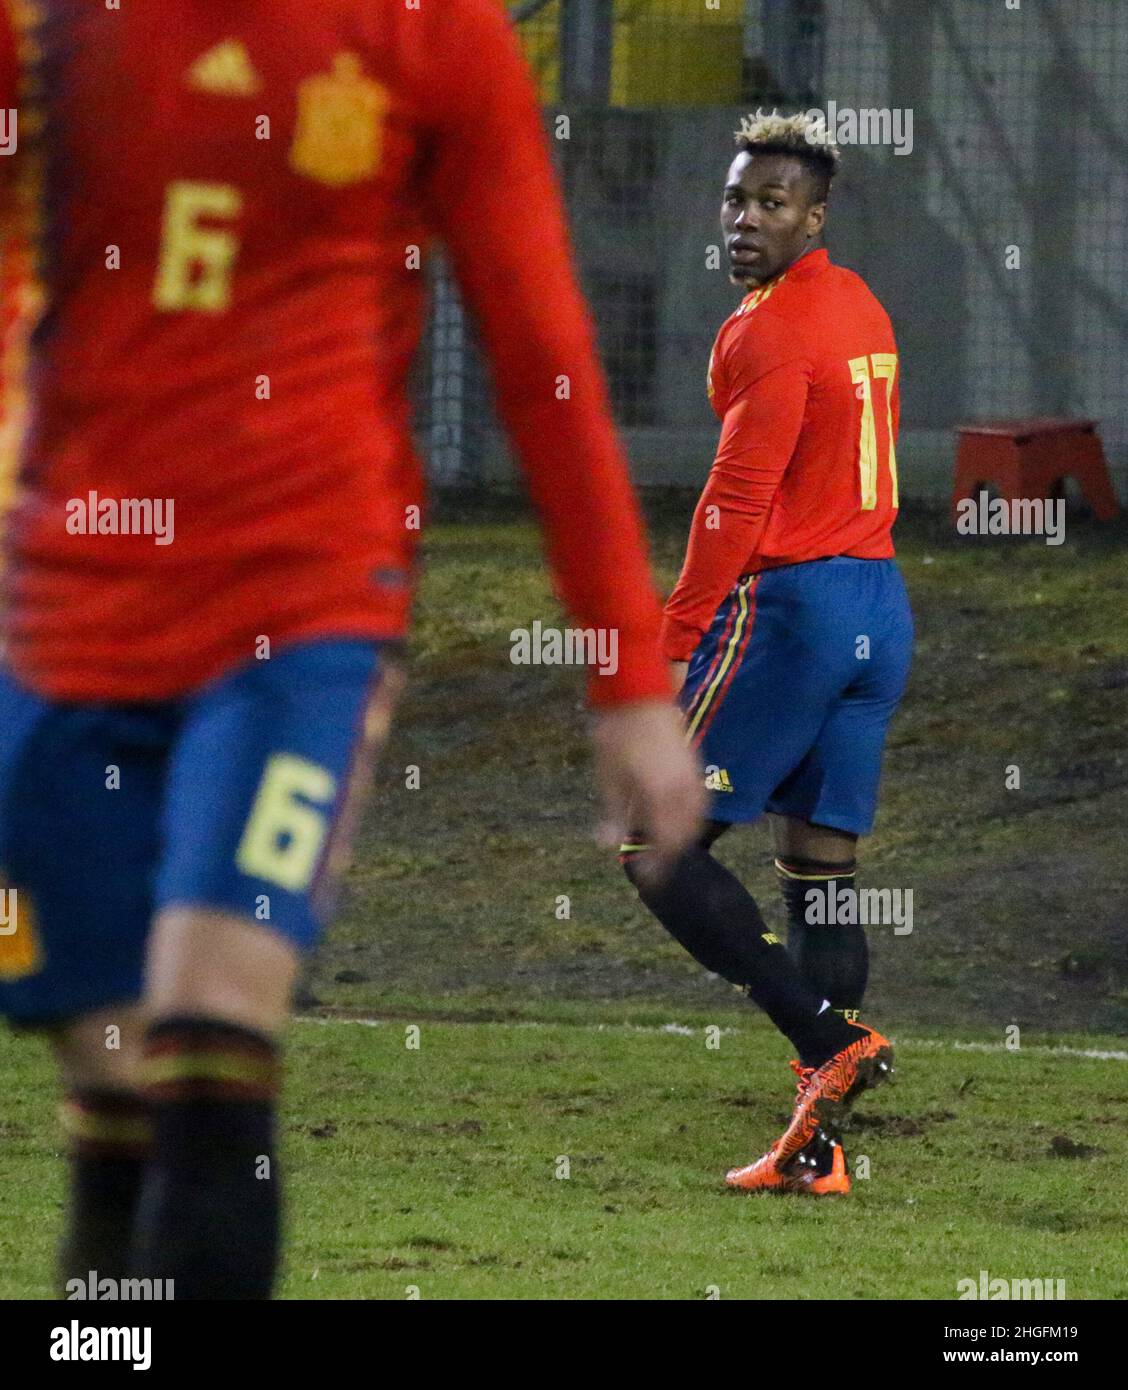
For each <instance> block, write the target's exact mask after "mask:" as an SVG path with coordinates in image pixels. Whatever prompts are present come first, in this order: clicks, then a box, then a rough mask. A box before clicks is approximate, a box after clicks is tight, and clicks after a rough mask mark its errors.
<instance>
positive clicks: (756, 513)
mask: <svg viewBox="0 0 1128 1390" xmlns="http://www.w3.org/2000/svg"><path fill="white" fill-rule="evenodd" d="M737 140H738V144H739V147H740V153H739V154H738V155H737V158H736V160H735V161H734V162H733V164H732V166H731V168H730V170H729V173H728V178H727V185H726V188H725V193H724V203H723V208H722V213H721V223H722V229H723V232H724V237H725V244H726V248H727V250H728V254H729V264H730V269H731V278H732V280H733V281H734V283H736V284H739V285H741V286H743V287H744V288H745V289H747V290H748V291H749V293H748V294H747V295H746V297H745V298H744V300H743V301H742V302H741V305H740V307H739V308H738V309H737V311H736V313H735V314H733V315H732V317H731V318H730V319H729V320H728V321H727V322H726V323H725V324H724V326H723V327H722V328H721V331H720V333H719V335H718V337H717V341H716V346H715V347H714V349H713V354H712V358H711V360H710V364H709V395H710V399H711V400H712V403H713V407H714V409H715V411H716V413H717V414H718V416H719V417H720V419H721V421H722V427H721V439H720V445H719V447H718V452H717V457H716V461H715V462H714V464H713V468H712V472H711V473H710V476H709V481H708V483H707V484H706V486H705V490H704V492H703V494H702V496H701V500H700V502H699V504H698V507H697V510H696V512H695V514H694V519H693V528H692V532H691V535H690V540H689V548H688V552H687V555H686V560H685V565H684V567H683V569H682V573H681V577H680V579H679V580H678V583H677V586H676V588H675V589H674V592H673V594H672V596H671V598H670V600H669V602H668V604H667V605H666V616H665V623H664V627H663V647H664V651H665V655H666V656H667V658H668V659H669V660H670V661H671V663H672V666H673V670H674V676H675V683H676V684H678V685H679V686H682V696H681V700H682V706H683V708H684V710H685V713H686V720H687V725H688V731H689V733H690V736H691V739H692V742H693V743H694V744H695V745H696V746H697V747H698V748H699V750H700V752H701V753H702V756H703V761H704V763H705V767H706V774H707V776H706V785H707V787H708V788H709V789H710V791H711V793H712V795H711V803H712V805H711V809H710V811H709V816H710V824H709V827H708V829H707V832H706V834H705V836H704V838H703V839H702V840H701V842H700V843H699V844H698V845H697V846H695V847H694V848H692V849H691V850H690V851H688V852H687V854H686V855H685V856H684V858H683V859H682V860H681V862H680V864H679V865H678V868H677V869H676V871H675V872H674V873H673V874H672V875H671V876H670V877H668V878H667V879H666V880H665V881H664V882H663V883H661V884H658V883H655V882H653V881H644V880H643V879H642V878H640V876H639V872H638V870H639V867H640V866H641V865H643V864H645V860H646V842H645V837H639V838H637V839H632V840H631V841H629V842H628V843H627V844H625V845H624V846H623V853H622V856H621V858H622V862H623V864H624V867H625V868H626V870H627V873H628V874H629V875H630V876H631V878H632V879H633V880H634V881H635V882H636V884H637V886H638V888H639V892H640V895H641V897H642V899H643V901H644V902H645V903H646V904H647V906H648V907H649V908H650V909H651V911H653V912H654V914H655V915H656V916H657V917H658V919H659V921H661V922H662V924H663V925H664V926H665V927H666V928H667V929H668V930H669V931H670V932H671V933H672V934H673V935H674V936H675V937H676V938H677V940H678V941H680V942H681V944H682V945H683V946H684V947H685V948H686V950H688V951H689V952H690V953H691V954H692V955H694V956H695V957H696V958H697V959H698V960H699V961H700V962H701V963H702V964H703V965H704V966H705V967H706V968H707V969H708V970H711V971H713V972H715V973H716V974H719V975H721V976H723V977H724V978H725V979H727V980H730V981H732V982H733V983H734V984H737V985H739V986H741V987H742V988H743V989H744V990H745V991H746V992H747V994H748V996H749V997H750V998H751V999H752V1000H753V1001H754V1002H755V1003H757V1004H759V1005H760V1006H761V1007H762V1008H763V1009H764V1010H765V1011H766V1012H767V1014H768V1016H769V1017H770V1018H771V1019H772V1021H773V1023H775V1024H776V1026H777V1027H778V1028H779V1029H780V1030H781V1031H782V1032H783V1033H784V1034H786V1036H787V1037H788V1038H789V1039H790V1040H791V1041H792V1042H793V1043H794V1045H795V1047H796V1049H797V1050H798V1053H799V1059H798V1061H796V1062H793V1063H792V1067H793V1069H794V1070H795V1071H796V1073H797V1075H798V1078H799V1086H798V1091H799V1094H798V1100H797V1104H796V1107H795V1111H794V1115H793V1117H792V1120H791V1124H790V1125H789V1126H788V1129H787V1131H786V1133H785V1134H784V1135H783V1136H782V1138H781V1139H779V1140H778V1141H777V1142H776V1143H775V1144H774V1145H773V1146H772V1148H771V1149H770V1150H769V1151H768V1153H766V1154H765V1155H764V1156H763V1158H761V1159H760V1160H759V1161H758V1162H756V1163H753V1164H750V1165H749V1166H748V1167H746V1168H741V1169H735V1170H733V1171H732V1172H730V1173H729V1175H728V1179H727V1181H728V1182H729V1184H730V1185H731V1186H734V1187H740V1188H746V1189H751V1190H760V1189H771V1190H775V1191H802V1192H809V1193H814V1194H816V1195H821V1194H825V1193H839V1192H846V1191H848V1190H849V1186H850V1180H849V1176H848V1174H847V1171H846V1164H845V1157H844V1154H843V1152H842V1147H841V1143H840V1142H839V1139H838V1135H837V1121H838V1120H839V1118H840V1117H841V1115H842V1113H843V1111H844V1109H845V1107H846V1106H848V1105H849V1104H850V1103H851V1101H852V1100H853V1099H854V1098H855V1097H856V1096H857V1095H858V1094H859V1093H860V1092H861V1091H862V1090H864V1089H865V1088H866V1087H867V1086H871V1085H874V1084H876V1083H877V1082H878V1081H880V1080H882V1079H883V1078H884V1077H885V1076H886V1075H887V1074H888V1072H889V1069H890V1067H891V1064H892V1050H891V1048H890V1046H889V1043H888V1042H887V1040H886V1039H885V1038H883V1037H882V1036H881V1035H880V1034H879V1033H877V1032H876V1031H874V1030H873V1029H870V1028H868V1027H866V1026H864V1025H862V1024H860V1023H859V1022H857V1011H858V1009H859V1008H860V1006H861V1003H862V995H863V992H864V990H865V984H866V977H867V973H868V959H869V958H868V947H867V943H866V936H865V930H864V928H863V927H862V926H860V925H857V914H856V912H855V913H850V912H849V911H848V910H845V909H843V910H841V911H839V910H837V908H836V905H837V904H840V903H841V902H842V899H843V896H844V895H845V896H846V897H848V896H849V890H850V889H852V886H853V878H854V868H855V854H856V844H857V838H858V836H859V835H863V834H866V833H868V832H869V831H870V830H871V829H872V826H873V817H874V810H875V807H876V802H877V790H878V782H879V778H880V772H881V754H882V747H883V744H884V740H885V732H886V728H887V727H888V724H889V720H890V718H891V716H892V714H893V711H894V709H895V708H896V706H897V703H898V701H899V700H900V698H901V695H902V694H903V692H904V688H905V683H906V680H907V678H908V670H909V660H910V654H911V647H912V618H911V615H910V612H909V605H908V599H907V596H906V593H905V587H904V583H903V581H902V579H901V576H900V573H899V571H898V569H897V566H896V564H895V562H894V561H893V559H892V558H891V557H892V555H893V544H892V540H891V534H890V533H891V528H892V525H893V521H894V518H895V516H896V512H897V472H896V462H895V455H894V443H895V440H896V436H897V421H898V382H897V349H896V344H895V342H894V339H893V330H892V328H891V326H890V323H889V319H888V317H887V315H886V313H885V311H884V310H883V309H882V307H881V305H880V304H879V303H878V301H877V300H876V299H875V298H874V296H873V294H872V293H871V292H870V290H869V289H868V288H867V287H866V285H865V284H864V283H863V281H862V280H861V279H859V277H858V276H857V275H855V274H853V272H851V271H848V270H844V269H842V268H841V267H839V266H835V265H832V264H831V263H830V261H829V260H828V258H827V253H826V251H825V250H824V249H821V248H820V247H819V246H818V242H819V237H820V233H821V230H822V227H823V222H824V219H825V216H826V203H827V196H828V193H829V188H830V182H831V179H832V178H833V175H834V172H835V168H836V164H837V160H838V151H837V150H836V149H835V148H834V147H833V146H832V145H830V144H829V143H828V142H827V140H826V132H825V128H824V127H823V126H821V125H819V124H818V123H817V122H816V121H815V120H814V118H813V117H807V116H796V117H791V118H784V117H780V116H777V115H775V114H774V113H773V115H772V116H768V117H764V116H759V115H758V116H757V118H755V119H751V120H748V121H746V122H745V123H744V127H743V129H742V131H741V132H740V133H739V134H738V136H737ZM687 672H688V674H687ZM683 682H684V686H683V684H682V683H683ZM765 811H766V812H768V813H769V814H770V816H771V821H772V828H773V832H774V838H775V847H776V854H777V859H776V867H777V870H778V873H779V876H780V881H781V886H782V890H783V896H784V900H785V903H786V906H787V911H788V922H789V926H788V945H787V948H786V949H785V948H784V946H783V944H782V943H781V942H780V940H779V938H778V937H776V936H775V935H774V934H773V933H772V932H770V931H769V930H768V928H767V926H766V924H765V922H764V919H763V917H762V916H761V915H760V912H759V909H758V908H757V906H756V903H755V902H754V901H753V899H752V898H751V896H750V895H749V893H748V892H747V890H746V889H745V888H744V886H743V885H742V884H741V883H740V882H739V881H738V880H737V879H736V878H735V876H734V875H733V874H731V873H730V872H729V871H728V869H726V868H725V867H724V866H723V865H721V864H720V863H718V862H717V860H716V859H714V858H713V856H712V854H711V853H710V850H711V847H712V845H713V843H714V842H715V841H716V839H717V838H718V837H719V836H720V835H721V834H722V833H723V832H724V831H726V830H727V829H728V828H729V827H730V826H731V825H733V824H741V823H748V822H752V821H755V820H758V819H759V818H760V816H761V815H763V814H764V813H765ZM843 917H845V918H846V919H847V920H846V921H845V922H843V921H842V920H841V919H842V918H843Z"/></svg>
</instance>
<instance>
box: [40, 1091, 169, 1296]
mask: <svg viewBox="0 0 1128 1390" xmlns="http://www.w3.org/2000/svg"><path fill="white" fill-rule="evenodd" d="M61 1117H62V1122H63V1127H64V1129H65V1130H66V1133H67V1139H68V1144H69V1148H70V1206H69V1209H68V1212H67V1226H66V1233H65V1235H64V1236H63V1241H62V1245H61V1247H60V1250H59V1277H60V1282H61V1283H62V1285H63V1296H64V1297H66V1296H67V1294H68V1292H71V1293H75V1294H76V1296H79V1297H87V1296H88V1294H89V1289H88V1284H89V1281H90V1279H91V1277H92V1278H93V1279H94V1281H95V1291H94V1292H95V1295H96V1293H97V1288H96V1284H97V1280H99V1279H114V1280H117V1281H119V1282H120V1281H121V1280H122V1279H124V1278H125V1277H126V1275H127V1273H128V1264H129V1248H130V1241H131V1239H132V1236H133V1222H134V1217H135V1215H136V1211H137V1199H138V1197H139V1195H140V1192H141V1180H142V1177H143V1175H144V1172H145V1162H146V1159H147V1158H148V1156H149V1151H150V1148H151V1145H152V1125H151V1124H150V1119H149V1107H148V1105H147V1103H146V1102H145V1101H144V1100H143V1099H142V1098H141V1097H140V1096H139V1095H137V1094H136V1093H134V1092H130V1091H119V1090H110V1089H104V1088H98V1087H83V1088H78V1089H76V1090H74V1091H71V1092H70V1093H69V1094H68V1095H67V1096H66V1097H65V1099H64V1101H63V1104H62V1110H61ZM74 1279H78V1280H81V1282H82V1285H83V1288H84V1289H86V1290H87V1292H86V1293H82V1294H78V1293H77V1292H76V1291H75V1290H68V1289H67V1287H66V1286H67V1284H68V1283H70V1281H71V1280H74Z"/></svg>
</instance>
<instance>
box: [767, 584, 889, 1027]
mask: <svg viewBox="0 0 1128 1390" xmlns="http://www.w3.org/2000/svg"><path fill="white" fill-rule="evenodd" d="M813 578H815V579H820V580H822V579H825V580H826V581H827V582H828V583H833V584H834V586H835V589H836V591H837V593H838V602H837V604H836V605H835V610H836V612H837V613H838V615H839V617H840V619H841V620H842V621H840V622H839V624H838V626H839V629H840V630H839V632H838V634H837V636H835V635H832V636H831V638H830V640H831V641H832V642H835V643H837V644H838V645H839V646H841V647H842V648H843V649H844V650H845V651H846V652H847V653H848V655H847V658H846V663H845V665H846V669H847V670H850V669H851V668H852V670H853V677H852V679H851V680H850V682H849V684H848V685H847V687H846V688H845V689H844V691H843V692H842V694H841V696H840V698H839V699H838V700H837V701H836V702H835V705H834V707H833V709H832V710H831V712H830V714H829V715H828V717H827V719H826V722H825V723H824V725H823V727H822V728H821V729H820V730H819V734H818V737H817V739H816V740H815V742H814V744H813V746H812V748H811V750H810V752H809V753H808V754H807V756H806V757H805V758H804V759H803V761H802V762H801V763H800V764H799V766H798V767H797V768H796V769H795V770H794V771H793V772H792V773H791V774H790V776H789V777H788V778H787V779H785V781H784V782H783V783H782V784H781V785H780V786H779V787H777V788H776V790H775V792H774V793H773V795H772V798H771V800H770V801H769V803H768V805H769V810H770V811H771V812H772V815H771V821H772V830H773V835H774V838H775V847H776V869H777V872H778V874H779V879H780V887H781V890H782V893H783V898H784V903H785V905H786V907H787V915H788V949H789V950H790V952H791V953H792V955H793V957H794V959H795V961H796V963H797V964H798V966H799V968H800V970H801V972H802V974H803V976H804V978H805V979H806V980H807V981H808V982H809V983H810V984H811V985H812V986H813V987H814V988H815V989H817V990H819V991H821V992H822V993H823V994H825V996H826V997H827V998H828V999H829V1000H830V1001H831V1005H832V1007H833V1008H835V1009H836V1010H839V1011H841V1012H842V1013H843V1014H844V1016H845V1017H847V1018H856V1017H857V1012H858V1010H860V1009H861V1006H862V999H863V997H864V994H865V988H866V983H867V980H868V976H869V945H868V941H867V937H866V930H865V926H864V924H863V923H862V922H860V921H859V916H860V914H859V913H858V912H857V911H856V898H855V894H854V877H855V873H856V859H857V841H858V837H859V836H860V835H865V834H868V833H869V832H870V830H871V829H872V828H873V820H874V815H875V813H876V809H877V797H878V788H879V784H880V780H881V762H882V754H883V751H884V746H885V737H886V733H887V731H888V728H889V723H890V720H891V719H892V717H893V714H894V712H895V710H896V708H897V705H898V703H899V702H900V700H901V697H902V695H903V694H904V690H905V686H906V683H907V681H908V672H909V662H910V658H911V650H912V619H911V615H910V613H909V609H908V601H907V597H906V596H905V592H904V584H903V582H902V580H901V577H900V574H899V573H898V572H897V569H896V567H895V566H894V565H893V563H892V562H890V561H853V562H849V561H846V562H835V563H834V564H833V565H830V566H828V567H827V568H826V569H825V570H823V571H821V572H820V573H819V574H818V575H816V576H813ZM843 624H844V625H843ZM861 636H864V638H865V641H864V643H863V642H861V641H860V637H861ZM854 652H860V653H861V654H862V659H857V658H856V657H855V656H853V653H854Z"/></svg>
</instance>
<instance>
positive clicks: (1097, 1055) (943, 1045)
mask: <svg viewBox="0 0 1128 1390" xmlns="http://www.w3.org/2000/svg"><path fill="white" fill-rule="evenodd" d="M294 1021H295V1022H296V1023H318V1024H321V1025H322V1026H323V1027H324V1026H326V1025H328V1024H330V1023H351V1024H353V1025H355V1026H356V1027H358V1028H391V1027H394V1026H395V1025H397V1024H403V1025H404V1026H405V1027H406V1026H407V1024H408V1022H409V1020H406V1019H399V1018H339V1017H336V1016H330V1017H328V1018H324V1017H320V1016H317V1015H312V1014H299V1015H298V1016H297V1017H296V1018H295V1020H294ZM449 1021H450V1020H448V1019H427V1018H423V1019H420V1020H419V1022H420V1024H424V1023H448V1022H449ZM463 1026H465V1025H463ZM471 1026H473V1027H479V1028H482V1027H485V1028H498V1027H501V1028H580V1029H583V1030H586V1031H587V1032H594V1033H605V1032H606V1033H670V1034H675V1035H677V1036H679V1037H687V1038H689V1037H696V1036H697V1034H698V1033H703V1032H704V1031H705V1029H704V1027H700V1028H690V1027H688V1026H687V1025H686V1024H684V1023H663V1024H661V1025H660V1026H656V1025H654V1024H647V1023H579V1024H577V1023H545V1022H542V1021H540V1020H538V1019H521V1020H518V1021H516V1022H512V1023H505V1022H501V1021H494V1022H490V1023H477V1024H472V1025H471ZM740 1032H741V1030H740V1029H739V1028H722V1029H721V1033H722V1035H723V1036H724V1037H726V1038H729V1037H733V1036H739V1034H740ZM890 1041H891V1042H893V1043H894V1044H895V1045H896V1046H897V1047H903V1048H907V1049H908V1050H909V1051H912V1050H913V1049H915V1048H923V1049H931V1050H932V1051H937V1052H988V1053H991V1052H1017V1053H1019V1054H1020V1055H1021V1054H1023V1053H1025V1054H1026V1055H1027V1056H1029V1055H1031V1054H1034V1055H1035V1056H1039V1057H1085V1058H1087V1059H1088V1060H1089V1061H1093V1062H1128V1052H1117V1051H1110V1050H1105V1049H1101V1048H1095V1047H1067V1046H1061V1047H1055V1046H1054V1045H1053V1044H1052V1043H1032V1044H1026V1045H1024V1046H1022V1047H1017V1048H1012V1047H1007V1045H1006V1043H990V1042H959V1041H958V1040H956V1041H952V1042H947V1041H945V1040H944V1039H942V1038H911V1037H910V1038H906V1037H902V1038H899V1039H898V1038H891V1039H890Z"/></svg>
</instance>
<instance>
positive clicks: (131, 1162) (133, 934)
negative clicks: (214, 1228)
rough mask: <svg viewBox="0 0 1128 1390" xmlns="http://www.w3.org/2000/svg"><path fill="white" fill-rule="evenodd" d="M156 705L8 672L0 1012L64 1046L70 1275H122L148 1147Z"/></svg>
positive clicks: (3, 689) (159, 726) (0, 698)
mask: <svg viewBox="0 0 1128 1390" xmlns="http://www.w3.org/2000/svg"><path fill="white" fill-rule="evenodd" d="M164 735H165V728H164V725H163V723H162V719H161V715H160V713H159V712H158V711H119V710H112V709H102V708H89V709H87V708H82V707H74V706H71V707H67V706H50V705H47V704H46V703H45V702H42V701H37V700H36V698H35V697H33V696H31V695H29V694H28V693H27V692H25V691H23V690H22V689H21V688H19V687H17V686H16V685H15V684H14V683H13V682H11V681H10V680H9V679H8V678H7V677H3V676H0V863H2V864H3V867H4V872H5V876H6V881H7V885H8V887H7V888H6V890H5V891H6V893H7V894H8V895H11V894H13V893H14V907H15V911H14V922H13V923H10V924H9V925H14V928H15V929H14V930H13V931H10V932H9V931H7V930H5V931H4V932H3V933H0V1013H4V1014H7V1016H8V1017H9V1018H10V1019H11V1020H12V1021H13V1023H14V1024H15V1025H16V1026H17V1027H19V1028H21V1029H27V1030H35V1031H40V1032H43V1033H45V1034H47V1035H49V1036H50V1037H51V1039H52V1040H53V1042H54V1045H55V1050H56V1055H57V1057H58V1061H59V1066H60V1073H61V1078H62V1089H63V1105H62V1111H61V1113H62V1118H63V1123H64V1127H65V1129H66V1133H67V1149H68V1155H69V1164H70V1195H69V1201H68V1211H67V1218H66V1231H65V1235H64V1239H63V1241H62V1246H61V1252H60V1254H61V1259H60V1272H61V1276H62V1280H63V1282H64V1284H65V1283H66V1282H67V1281H69V1280H71V1279H80V1280H81V1282H82V1285H83V1287H85V1285H86V1282H87V1276H88V1275H89V1273H90V1271H94V1272H95V1275H96V1276H99V1277H102V1278H112V1279H121V1278H122V1277H123V1276H124V1275H125V1273H126V1256H127V1252H128V1248H129V1242H130V1233H131V1228H132V1224H133V1217H134V1212H135V1209H136V1203H137V1199H138V1195H139V1192H140V1185H141V1174H142V1169H143V1164H144V1161H145V1157H146V1154H147V1150H148V1145H149V1139H150V1136H149V1127H148V1114H147V1107H146V1105H145V1103H144V1101H143V1100H142V1098H141V1096H140V1094H139V1092H138V1089H137V1076H136V1063H137V1056H138V1051H139V1038H140V1033H141V1024H140V1020H139V1017H138V1013H137V1008H136V1000H137V998H138V997H139V995H140V992H141V969H142V961H143V955H144V941H145V935H146V931H147V928H148V921H149V916H150V898H149V888H150V884H151V880H152V874H153V870H154V867H155V863H156V824H157V816H158V806H159V798H160V779H161V775H162V773H161V767H162V754H161V748H162V740H163V738H164Z"/></svg>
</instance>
